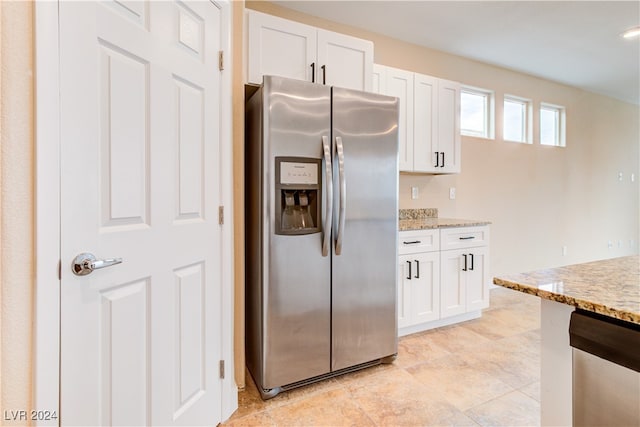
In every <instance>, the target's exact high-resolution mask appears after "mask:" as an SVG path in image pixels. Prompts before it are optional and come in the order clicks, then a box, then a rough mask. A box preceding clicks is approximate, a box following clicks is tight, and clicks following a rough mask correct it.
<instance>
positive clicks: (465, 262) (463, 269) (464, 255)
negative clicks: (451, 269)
mask: <svg viewBox="0 0 640 427" xmlns="http://www.w3.org/2000/svg"><path fill="white" fill-rule="evenodd" d="M462 256H463V257H464V267H463V268H462V271H469V270H468V269H467V254H462Z"/></svg>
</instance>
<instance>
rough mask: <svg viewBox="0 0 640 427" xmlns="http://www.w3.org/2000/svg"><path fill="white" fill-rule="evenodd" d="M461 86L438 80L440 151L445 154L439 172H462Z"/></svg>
mask: <svg viewBox="0 0 640 427" xmlns="http://www.w3.org/2000/svg"><path fill="white" fill-rule="evenodd" d="M460 149H461V144H460V84H459V83H456V82H452V81H448V80H442V79H438V151H440V152H442V153H444V167H443V168H438V170H439V172H446V173H458V172H460V161H461V157H462V156H461V154H460Z"/></svg>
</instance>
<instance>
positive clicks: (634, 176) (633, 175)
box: [631, 173, 636, 182]
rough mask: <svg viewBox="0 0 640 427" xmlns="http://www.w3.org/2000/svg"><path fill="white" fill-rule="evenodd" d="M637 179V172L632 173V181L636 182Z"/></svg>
mask: <svg viewBox="0 0 640 427" xmlns="http://www.w3.org/2000/svg"><path fill="white" fill-rule="evenodd" d="M635 180H636V174H635V173H632V174H631V182H635Z"/></svg>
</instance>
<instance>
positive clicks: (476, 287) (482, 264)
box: [466, 246, 490, 311]
mask: <svg viewBox="0 0 640 427" xmlns="http://www.w3.org/2000/svg"><path fill="white" fill-rule="evenodd" d="M466 252H467V253H468V254H469V255H468V257H469V261H468V268H467V272H466V273H467V274H466V276H467V279H466V280H467V311H473V310H480V309H483V308H487V307H489V281H490V278H489V248H488V247H486V246H485V247H480V248H471V249H468V250H467V251H466Z"/></svg>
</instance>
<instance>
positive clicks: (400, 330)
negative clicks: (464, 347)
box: [398, 310, 482, 337]
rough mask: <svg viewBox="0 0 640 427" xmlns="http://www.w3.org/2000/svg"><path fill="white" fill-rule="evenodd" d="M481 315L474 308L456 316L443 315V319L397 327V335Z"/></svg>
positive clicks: (447, 324)
mask: <svg viewBox="0 0 640 427" xmlns="http://www.w3.org/2000/svg"><path fill="white" fill-rule="evenodd" d="M481 316H482V310H475V311H470V312H468V313H463V314H459V315H457V316H451V317H445V318H443V319H438V320H433V321H431V322H425V323H420V324H418V325H411V326H406V327H404V328H398V336H399V337H404V336H405V335H411V334H415V333H418V332H423V331H428V330H429V329H435V328H441V327H443V326H449V325H453V324H455V323H460V322H466V321H467V320H473V319H478V318H480V317H481Z"/></svg>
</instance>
